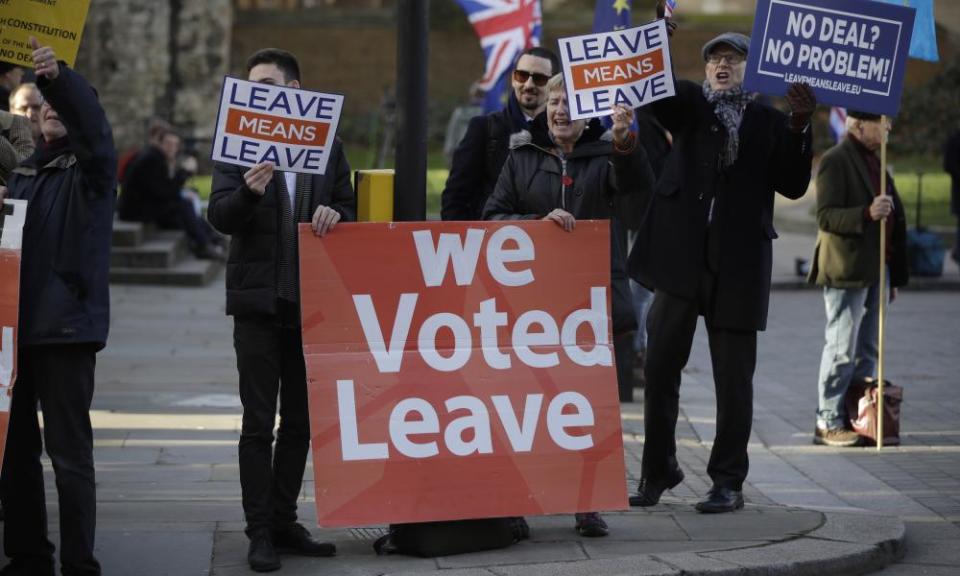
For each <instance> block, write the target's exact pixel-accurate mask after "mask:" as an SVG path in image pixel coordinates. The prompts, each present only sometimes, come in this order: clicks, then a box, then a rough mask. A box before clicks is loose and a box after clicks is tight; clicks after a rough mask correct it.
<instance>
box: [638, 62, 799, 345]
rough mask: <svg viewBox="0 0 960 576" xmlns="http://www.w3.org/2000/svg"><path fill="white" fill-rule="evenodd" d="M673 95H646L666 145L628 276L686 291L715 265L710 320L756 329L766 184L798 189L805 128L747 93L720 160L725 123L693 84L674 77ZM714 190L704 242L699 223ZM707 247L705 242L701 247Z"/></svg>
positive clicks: (693, 292) (772, 234)
mask: <svg viewBox="0 0 960 576" xmlns="http://www.w3.org/2000/svg"><path fill="white" fill-rule="evenodd" d="M676 88H677V94H676V96H675V97H672V98H666V99H664V100H660V101H657V102H655V103H654V104H652V109H653V112H654V115H655V116H656V118H657V120H658V121H659V122H660V123H661V124H662V125H663V126H664V127H665V128H666V129H667V130H669V131H670V132H671V133H672V134H673V138H674V140H673V142H674V147H673V150H672V151H671V153H670V155H669V157H668V158H667V162H666V166H665V167H664V171H663V173H662V174H661V176H660V180H659V181H658V183H657V186H656V193H655V194H654V197H653V199H652V204H651V205H650V208H649V212H648V213H647V215H646V220H645V222H644V224H643V228H642V230H641V234H640V239H639V240H638V245H637V247H635V248H634V250H633V252H632V253H631V255H630V263H629V271H630V274H631V276H632V277H633V278H635V279H636V280H638V281H639V282H640V283H642V284H644V285H646V286H647V287H649V288H651V289H654V290H663V291H665V292H668V293H670V294H673V295H675V296H678V297H681V298H685V299H689V300H693V299H695V298H696V296H697V287H698V285H699V283H700V281H701V278H702V275H703V272H704V267H705V266H707V265H708V253H709V254H710V255H711V256H710V257H711V258H712V260H711V262H710V266H711V268H712V269H714V272H715V274H716V293H715V299H714V303H713V307H712V309H711V310H710V311H709V314H708V315H707V317H708V320H709V321H710V322H711V325H712V326H714V327H716V328H722V329H730V330H763V329H765V328H766V324H767V307H768V302H769V297H770V270H771V259H772V254H771V241H772V240H773V239H774V238H776V237H777V233H776V231H775V230H774V227H773V200H774V194H776V193H780V194H782V195H784V196H786V197H788V198H799V197H801V196H803V194H804V193H805V192H806V189H807V185H808V184H809V181H810V170H811V160H812V152H811V150H812V147H811V138H810V133H809V130H807V131H806V132H805V133H802V134H797V133H794V132H792V131H791V130H790V129H789V127H788V125H787V116H786V115H785V114H783V113H782V112H780V111H778V110H775V109H774V108H771V107H770V106H766V105H764V104H761V103H758V102H753V103H750V104H748V105H747V107H746V110H745V111H744V114H743V120H742V122H741V124H740V130H739V135H740V148H739V155H738V158H737V161H736V162H735V163H734V164H733V165H732V166H730V167H728V168H723V167H722V166H721V164H720V158H721V151H722V150H723V149H724V143H725V141H726V130H725V129H724V127H723V124H722V123H721V121H720V119H719V118H717V116H716V114H715V113H714V111H713V106H712V105H711V104H710V103H709V102H707V99H706V98H705V97H704V96H703V92H702V88H701V86H700V85H699V84H695V83H692V82H686V81H679V82H677V84H676ZM711 199H714V203H713V213H712V224H710V226H714V227H716V228H715V229H714V231H713V233H712V234H710V246H708V239H707V229H708V223H710V222H711V220H710V218H711V215H710V214H709V211H710V206H711ZM708 248H709V250H708Z"/></svg>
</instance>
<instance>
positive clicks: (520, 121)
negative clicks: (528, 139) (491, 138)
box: [507, 90, 531, 134]
mask: <svg viewBox="0 0 960 576" xmlns="http://www.w3.org/2000/svg"><path fill="white" fill-rule="evenodd" d="M507 115H509V116H510V125H511V126H512V128H513V129H512V130H511V131H510V132H511V133H512V134H516V133H517V132H519V131H521V130H529V129H530V124H531V123H530V122H527V116H526V115H525V114H524V112H523V108H521V107H520V102H519V101H518V100H517V94H516V92H513V91H512V90H511V91H510V96H509V97H508V98H507Z"/></svg>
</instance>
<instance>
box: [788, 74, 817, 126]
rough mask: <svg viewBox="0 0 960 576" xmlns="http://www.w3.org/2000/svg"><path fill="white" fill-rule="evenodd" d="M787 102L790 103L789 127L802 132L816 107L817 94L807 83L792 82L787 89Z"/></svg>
mask: <svg viewBox="0 0 960 576" xmlns="http://www.w3.org/2000/svg"><path fill="white" fill-rule="evenodd" d="M787 104H789V105H790V129H791V130H793V131H794V132H802V131H803V129H804V128H806V127H807V125H808V124H810V117H811V116H813V111H814V110H816V109H817V96H816V95H815V94H814V93H813V88H811V87H810V86H808V85H807V84H801V83H799V82H794V83H793V84H791V85H790V88H788V89H787Z"/></svg>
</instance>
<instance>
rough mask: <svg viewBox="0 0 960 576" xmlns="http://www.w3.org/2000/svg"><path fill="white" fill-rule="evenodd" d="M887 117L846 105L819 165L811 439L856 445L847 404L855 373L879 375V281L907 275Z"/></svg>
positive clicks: (895, 282)
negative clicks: (820, 320) (821, 309)
mask: <svg viewBox="0 0 960 576" xmlns="http://www.w3.org/2000/svg"><path fill="white" fill-rule="evenodd" d="M889 130H890V123H889V121H888V120H885V119H882V118H881V117H880V116H879V115H877V114H870V113H867V112H860V111H857V110H847V135H846V137H844V139H843V140H841V141H840V143H838V144H837V145H836V146H834V147H833V148H831V149H830V150H828V151H827V152H826V153H824V155H823V158H821V160H820V165H819V167H818V169H817V227H818V228H819V230H818V231H817V244H816V247H815V248H814V251H813V259H812V262H811V265H810V274H809V276H808V281H809V282H810V283H812V284H816V285H817V286H823V303H824V306H825V308H826V313H827V327H826V330H825V334H824V344H823V353H822V355H821V357H820V376H819V378H818V384H817V397H818V403H817V421H816V427H815V429H814V433H813V443H814V444H823V445H827V446H857V445H858V444H859V443H860V437H859V435H858V434H857V433H856V432H854V431H853V430H852V429H851V428H850V420H849V415H848V414H847V412H846V408H845V407H844V397H845V396H846V393H847V388H849V387H850V383H851V382H852V381H854V380H870V379H874V378H876V376H877V374H876V372H877V356H878V353H879V350H878V347H877V346H878V343H877V340H878V336H879V334H878V329H879V319H880V314H879V312H880V310H879V307H880V282H881V280H882V281H884V282H886V283H887V285H888V286H890V290H889V297H890V301H891V302H892V301H893V299H895V298H896V297H897V288H898V287H900V286H904V285H906V283H907V280H908V279H909V270H908V267H907V221H906V214H904V210H903V202H901V200H900V195H899V194H897V189H896V187H895V186H894V183H893V176H892V175H890V174H889V173H887V190H886V193H885V194H883V195H881V194H880V158H879V157H878V156H877V151H878V150H879V149H880V144H881V139H882V137H883V135H884V132H887V131H889ZM885 218H886V219H887V226H886V232H887V242H886V248H887V250H886V253H885V255H884V258H885V260H886V270H887V276H888V277H887V278H883V279H881V278H880V221H881V220H883V219H885Z"/></svg>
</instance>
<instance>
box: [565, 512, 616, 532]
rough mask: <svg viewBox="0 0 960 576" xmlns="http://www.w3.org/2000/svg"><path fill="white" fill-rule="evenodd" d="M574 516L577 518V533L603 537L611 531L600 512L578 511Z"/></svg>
mask: <svg viewBox="0 0 960 576" xmlns="http://www.w3.org/2000/svg"><path fill="white" fill-rule="evenodd" d="M574 518H576V519H577V524H576V526H575V528H576V529H577V533H578V534H580V535H581V536H583V537H584V538H602V537H604V536H606V535H607V534H609V533H610V528H608V527H607V523H606V522H604V521H603V518H601V517H600V513H599V512H577V513H576V514H574Z"/></svg>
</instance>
